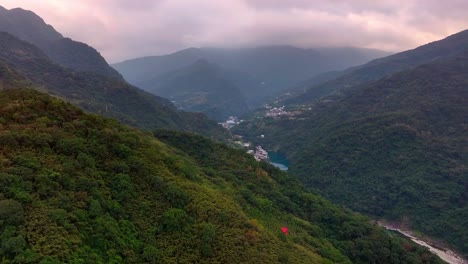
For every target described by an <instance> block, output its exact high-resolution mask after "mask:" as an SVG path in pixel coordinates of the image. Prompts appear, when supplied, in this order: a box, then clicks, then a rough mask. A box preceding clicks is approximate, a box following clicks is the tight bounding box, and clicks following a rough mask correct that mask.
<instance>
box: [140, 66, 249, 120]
mask: <svg viewBox="0 0 468 264" xmlns="http://www.w3.org/2000/svg"><path fill="white" fill-rule="evenodd" d="M140 87H142V88H145V89H146V90H147V91H149V92H151V93H153V94H157V95H159V96H163V97H165V98H168V99H169V100H171V101H173V102H174V104H175V105H176V106H177V107H179V108H180V109H183V110H185V111H190V112H203V113H205V114H206V115H207V116H208V117H210V118H212V119H214V120H217V121H225V120H226V119H227V118H228V117H230V116H241V115H242V114H244V113H246V112H247V111H248V106H247V102H246V99H245V98H244V96H243V95H242V93H241V91H240V89H239V87H237V86H236V84H235V83H233V82H232V81H230V80H229V76H228V74H227V73H225V72H224V70H223V69H222V68H221V67H219V66H218V65H216V64H213V63H210V62H208V61H206V60H198V61H196V62H195V63H193V64H191V65H189V66H187V67H183V68H181V69H178V70H176V71H172V72H168V73H166V74H164V75H162V76H161V77H159V78H157V79H156V80H149V81H148V82H141V83H140Z"/></svg>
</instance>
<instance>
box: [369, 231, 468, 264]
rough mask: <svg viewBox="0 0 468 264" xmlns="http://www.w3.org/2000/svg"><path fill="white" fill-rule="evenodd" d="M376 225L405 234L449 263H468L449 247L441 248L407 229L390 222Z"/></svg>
mask: <svg viewBox="0 0 468 264" xmlns="http://www.w3.org/2000/svg"><path fill="white" fill-rule="evenodd" d="M377 224H378V225H380V226H382V227H384V228H386V229H388V230H392V231H396V232H398V233H400V234H402V235H404V236H406V237H407V238H409V239H411V240H412V241H413V242H415V243H416V244H419V245H421V246H423V247H426V248H428V249H429V251H431V252H432V253H434V254H436V255H437V256H439V257H440V258H441V259H442V260H443V261H445V262H447V263H449V264H468V261H467V260H465V259H463V258H462V257H460V256H458V255H457V254H456V253H455V252H453V251H451V250H449V249H446V248H441V247H439V246H433V245H431V244H429V243H428V242H426V241H424V240H422V239H420V238H417V237H415V236H414V235H413V233H412V232H411V231H409V230H401V229H399V228H397V227H395V226H392V225H390V224H387V223H383V222H377Z"/></svg>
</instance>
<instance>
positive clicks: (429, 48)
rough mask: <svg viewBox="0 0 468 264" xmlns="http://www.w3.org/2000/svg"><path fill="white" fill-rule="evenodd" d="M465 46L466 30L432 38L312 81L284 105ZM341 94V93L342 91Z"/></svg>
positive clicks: (344, 89)
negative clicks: (443, 37)
mask: <svg viewBox="0 0 468 264" xmlns="http://www.w3.org/2000/svg"><path fill="white" fill-rule="evenodd" d="M467 47H468V30H464V31H461V32H459V33H456V34H453V35H451V36H448V37H447V38H445V39H442V40H439V41H434V42H431V43H428V44H426V45H423V46H420V47H417V48H415V49H412V50H408V51H404V52H400V53H397V54H394V55H390V56H387V57H383V58H379V59H375V60H372V61H370V62H368V63H366V64H364V65H362V66H357V67H353V68H350V69H347V70H345V71H343V72H341V73H338V74H337V73H335V75H337V76H338V77H337V78H333V79H331V80H330V79H328V80H326V81H324V82H322V83H317V82H311V85H310V86H309V87H303V88H304V89H305V90H306V91H305V92H303V93H299V94H297V95H296V96H295V97H293V98H290V99H288V100H285V102H284V104H286V105H297V104H310V103H313V102H314V101H316V100H317V99H319V98H320V97H322V96H326V95H330V94H333V93H335V96H345V95H346V94H348V93H352V91H353V90H354V89H355V88H359V87H360V86H361V85H363V84H365V83H369V82H372V81H376V80H378V79H380V78H383V77H385V76H387V75H390V74H393V73H396V72H399V71H403V70H408V69H411V68H414V67H416V66H419V65H422V64H426V63H430V62H432V61H435V60H438V59H440V58H445V57H450V56H454V55H457V54H458V53H460V52H463V51H464V50H466V49H467ZM343 94H344V95H343Z"/></svg>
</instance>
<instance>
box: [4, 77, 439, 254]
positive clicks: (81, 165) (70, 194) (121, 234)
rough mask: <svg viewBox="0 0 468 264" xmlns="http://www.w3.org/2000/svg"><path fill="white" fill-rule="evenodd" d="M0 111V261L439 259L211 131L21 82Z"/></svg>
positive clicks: (5, 98) (7, 93)
mask: <svg viewBox="0 0 468 264" xmlns="http://www.w3.org/2000/svg"><path fill="white" fill-rule="evenodd" d="M7 75H9V73H7V72H4V73H3V75H2V76H7ZM14 78H15V77H14V75H13V76H12V75H10V77H8V78H5V79H14ZM0 113H1V118H0V142H1V144H0V166H1V172H0V182H1V184H0V227H1V228H0V230H1V233H0V243H1V247H0V259H1V261H2V263H38V262H39V263H63V262H67V263H83V262H93V263H142V262H147V263H180V262H184V263H195V262H197V263H337V262H338V263H441V261H440V260H439V259H438V258H437V257H435V256H434V255H431V254H430V253H429V252H428V251H427V250H425V249H423V248H421V247H418V246H416V245H415V244H413V243H411V242H409V241H405V240H402V239H400V238H398V237H395V236H390V235H389V234H388V233H387V231H385V230H384V229H381V228H379V227H377V226H375V225H372V224H370V223H369V220H368V219H366V218H364V217H362V216H359V215H356V214H353V213H351V212H349V211H345V210H343V209H340V208H338V207H335V206H333V205H331V204H330V203H329V202H327V201H326V200H324V199H322V198H320V197H319V196H317V195H314V194H312V193H309V192H306V191H305V190H304V189H303V188H302V187H301V186H300V185H299V184H298V183H297V182H296V181H295V180H293V179H292V178H290V177H289V176H288V175H287V174H285V173H283V172H281V171H279V170H278V169H276V168H274V167H272V166H271V165H269V164H267V163H263V162H262V163H259V162H256V161H255V160H254V159H253V158H252V157H251V156H249V155H247V154H245V153H243V151H241V150H235V149H231V148H228V147H226V146H224V145H222V144H217V143H213V142H211V141H210V140H208V139H205V138H203V137H200V136H197V135H193V134H188V133H181V132H170V131H157V132H156V133H155V135H156V136H157V137H158V138H160V139H161V140H162V141H164V142H167V143H169V144H170V145H172V146H173V147H170V146H168V145H166V144H165V143H162V142H161V141H159V140H157V139H155V138H154V137H153V136H152V135H150V134H148V133H143V132H139V131H137V130H135V129H132V128H129V127H126V126H123V125H120V124H119V123H117V122H116V121H113V120H109V119H105V118H101V117H98V116H96V115H91V114H86V113H84V112H83V111H82V110H80V109H77V108H76V107H74V106H72V105H71V104H69V103H66V102H63V101H60V100H58V99H56V98H52V97H50V96H48V95H45V94H42V93H39V92H37V91H33V90H25V89H11V90H4V91H2V92H0ZM285 225H286V226H287V227H288V228H289V235H287V236H286V235H285V234H283V233H282V232H281V229H280V228H281V227H282V226H285Z"/></svg>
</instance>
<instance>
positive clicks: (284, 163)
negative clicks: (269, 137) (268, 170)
mask: <svg viewBox="0 0 468 264" xmlns="http://www.w3.org/2000/svg"><path fill="white" fill-rule="evenodd" d="M268 157H269V158H270V163H271V164H272V165H273V166H276V167H278V168H279V169H280V170H284V171H286V170H288V166H289V161H288V160H287V159H286V157H285V156H284V155H282V154H280V153H278V152H268Z"/></svg>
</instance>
